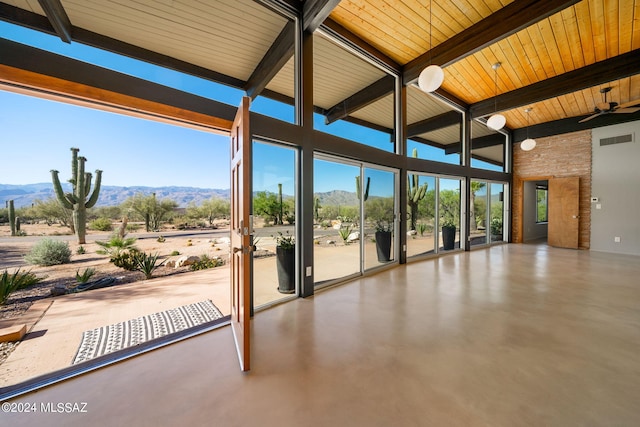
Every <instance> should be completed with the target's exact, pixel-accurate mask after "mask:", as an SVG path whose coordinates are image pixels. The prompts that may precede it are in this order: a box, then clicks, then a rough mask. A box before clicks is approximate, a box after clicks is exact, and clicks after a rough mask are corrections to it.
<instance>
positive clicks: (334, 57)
mask: <svg viewBox="0 0 640 427" xmlns="http://www.w3.org/2000/svg"><path fill="white" fill-rule="evenodd" d="M313 50H314V57H313V103H314V105H315V106H317V107H320V108H321V109H322V110H323V111H322V113H321V114H316V115H315V116H314V128H315V129H317V130H319V131H321V132H326V133H330V134H332V135H336V136H340V137H342V138H346V139H349V140H351V141H355V142H358V143H360V144H365V145H368V146H372V147H375V148H378V149H380V150H385V151H389V152H395V144H394V140H395V138H393V135H395V131H394V129H395V122H394V120H395V108H394V106H395V102H394V100H395V97H394V94H393V92H394V86H395V81H394V78H393V77H392V76H389V75H388V74H387V73H386V72H385V71H383V70H382V69H380V68H378V67H376V66H374V65H372V64H371V63H370V62H368V61H365V60H364V59H362V58H361V57H359V56H358V55H355V54H354V53H353V52H351V51H349V50H347V49H345V48H344V47H342V46H341V45H340V44H338V43H335V42H334V41H333V40H330V39H328V38H327V37H325V36H324V35H322V34H320V33H318V32H316V33H315V35H314V38H313ZM374 84H376V85H378V84H380V85H382V86H383V87H384V88H386V89H388V91H389V92H388V95H386V96H384V97H382V98H380V99H377V100H375V101H373V102H371V103H369V104H367V105H365V106H362V107H361V108H358V109H357V110H355V111H348V110H345V108H344V107H345V105H348V104H349V101H348V98H349V97H350V96H352V95H353V94H355V93H358V92H360V91H365V90H366V89H367V88H368V87H369V86H371V85H374Z"/></svg>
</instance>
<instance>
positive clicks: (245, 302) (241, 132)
mask: <svg viewBox="0 0 640 427" xmlns="http://www.w3.org/2000/svg"><path fill="white" fill-rule="evenodd" d="M249 102H250V99H249V98H248V97H244V98H242V103H241V104H240V107H239V108H238V112H237V113H236V118H235V120H234V121H233V126H232V127H231V230H230V231H231V245H230V249H231V254H230V258H231V260H230V264H231V329H232V330H233V339H234V340H235V342H236V348H237V350H238V358H239V359H240V369H241V370H242V371H248V370H249V368H250V355H251V343H250V310H251V300H250V298H251V289H250V288H251V233H252V232H253V230H252V224H251V216H250V213H251V133H250V129H249Z"/></svg>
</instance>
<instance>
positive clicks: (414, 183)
mask: <svg viewBox="0 0 640 427" xmlns="http://www.w3.org/2000/svg"><path fill="white" fill-rule="evenodd" d="M412 155H413V157H418V150H417V149H416V148H414V149H413V152H412ZM407 179H408V181H409V183H408V184H409V185H408V186H407V204H408V205H409V208H410V209H411V210H410V213H411V230H415V229H416V219H417V217H418V203H420V200H422V199H424V197H425V196H426V195H427V186H428V184H427V183H426V182H425V183H424V184H422V185H420V177H419V176H418V175H416V174H411V175H408V176H407Z"/></svg>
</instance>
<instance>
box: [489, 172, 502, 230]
mask: <svg viewBox="0 0 640 427" xmlns="http://www.w3.org/2000/svg"><path fill="white" fill-rule="evenodd" d="M489 200H490V205H491V207H490V209H491V210H490V212H491V220H490V223H489V230H490V233H491V234H490V235H491V241H492V242H501V241H503V240H504V233H503V227H504V225H503V224H504V184H501V183H491V197H490V199H489Z"/></svg>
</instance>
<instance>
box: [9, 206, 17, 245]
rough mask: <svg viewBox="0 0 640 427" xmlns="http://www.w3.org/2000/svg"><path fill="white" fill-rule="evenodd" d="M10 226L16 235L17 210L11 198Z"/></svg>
mask: <svg viewBox="0 0 640 427" xmlns="http://www.w3.org/2000/svg"><path fill="white" fill-rule="evenodd" d="M9 227H10V228H11V235H12V236H15V235H16V210H15V208H14V207H13V200H9Z"/></svg>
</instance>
